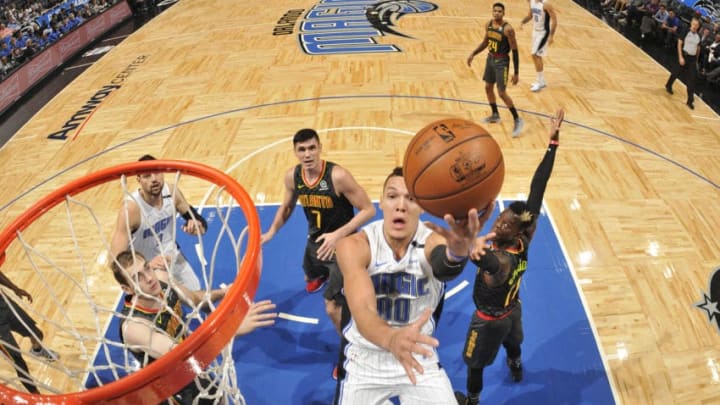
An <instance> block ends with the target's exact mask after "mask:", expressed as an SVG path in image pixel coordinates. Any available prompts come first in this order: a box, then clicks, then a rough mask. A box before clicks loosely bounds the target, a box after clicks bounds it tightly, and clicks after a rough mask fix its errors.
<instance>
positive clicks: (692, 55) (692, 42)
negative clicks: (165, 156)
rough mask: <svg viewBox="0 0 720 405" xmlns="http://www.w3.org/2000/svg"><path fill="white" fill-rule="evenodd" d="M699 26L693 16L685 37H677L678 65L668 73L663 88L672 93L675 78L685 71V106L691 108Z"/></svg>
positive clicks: (698, 47) (698, 45) (698, 21)
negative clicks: (668, 76) (686, 95)
mask: <svg viewBox="0 0 720 405" xmlns="http://www.w3.org/2000/svg"><path fill="white" fill-rule="evenodd" d="M699 28H700V20H698V19H697V18H693V19H692V21H690V31H688V33H687V34H686V35H685V39H678V42H677V52H678V66H677V68H675V70H674V71H673V72H672V74H670V78H668V81H667V83H665V90H667V92H668V93H670V94H673V91H672V85H673V83H674V82H675V79H677V78H678V76H680V74H681V73H682V72H685V71H687V77H686V78H685V83H686V85H687V94H688V97H687V103H686V104H687V106H688V107H690V109H691V110H694V109H695V105H694V104H693V101H694V99H695V97H694V96H695V80H696V79H697V72H698V70H697V63H698V54H699V53H700V35H699V34H698V29H699Z"/></svg>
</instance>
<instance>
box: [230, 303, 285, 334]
mask: <svg viewBox="0 0 720 405" xmlns="http://www.w3.org/2000/svg"><path fill="white" fill-rule="evenodd" d="M274 309H275V304H273V303H272V301H270V300H264V301H258V302H253V303H252V304H251V305H250V309H248V312H247V314H245V318H243V320H242V323H240V326H239V327H238V329H237V331H236V332H235V336H241V335H247V334H248V333H250V332H252V331H254V330H255V329H257V328H261V327H265V326H270V325H273V324H274V323H275V318H277V316H278V314H277V312H269V311H272V310H274Z"/></svg>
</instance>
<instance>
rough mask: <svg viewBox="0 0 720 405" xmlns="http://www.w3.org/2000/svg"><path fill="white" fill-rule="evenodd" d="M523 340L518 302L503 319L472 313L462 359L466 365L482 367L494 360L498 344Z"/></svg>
mask: <svg viewBox="0 0 720 405" xmlns="http://www.w3.org/2000/svg"><path fill="white" fill-rule="evenodd" d="M522 341H523V329H522V308H521V307H520V303H518V304H517V307H515V309H513V310H512V313H510V315H508V316H507V317H505V318H503V319H498V320H486V319H483V318H480V317H479V316H478V315H477V312H475V313H473V316H472V320H471V321H470V327H469V328H468V333H467V337H466V338H465V347H464V349H463V359H464V360H465V364H467V365H468V367H472V368H483V367H486V366H489V365H491V364H492V363H493V362H494V361H495V357H496V356H497V353H498V350H499V349H500V345H502V344H508V345H520V343H522Z"/></svg>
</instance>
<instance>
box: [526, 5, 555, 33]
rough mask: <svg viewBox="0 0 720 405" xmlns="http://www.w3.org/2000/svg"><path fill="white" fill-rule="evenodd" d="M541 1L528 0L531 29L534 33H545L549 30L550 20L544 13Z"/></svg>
mask: <svg viewBox="0 0 720 405" xmlns="http://www.w3.org/2000/svg"><path fill="white" fill-rule="evenodd" d="M544 3H545V2H544V1H543V0H539V1H536V0H530V11H531V12H532V20H533V28H534V29H535V31H547V30H549V29H550V19H549V18H548V16H547V13H546V12H545V7H544V6H545V4H544Z"/></svg>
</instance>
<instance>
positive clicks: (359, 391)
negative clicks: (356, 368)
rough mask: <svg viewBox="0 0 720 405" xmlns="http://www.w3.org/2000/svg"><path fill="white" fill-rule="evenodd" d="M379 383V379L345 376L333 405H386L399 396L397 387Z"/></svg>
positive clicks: (339, 383)
mask: <svg viewBox="0 0 720 405" xmlns="http://www.w3.org/2000/svg"><path fill="white" fill-rule="evenodd" d="M377 381H378V380H377V378H368V377H363V376H358V375H351V374H345V376H344V377H343V378H342V379H339V380H338V386H337V390H336V395H335V400H334V402H333V405H384V404H385V403H386V401H387V400H389V399H390V398H391V397H393V396H395V395H397V394H396V393H395V392H394V391H396V387H395V386H393V385H388V384H378V382H377Z"/></svg>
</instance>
